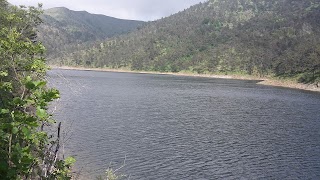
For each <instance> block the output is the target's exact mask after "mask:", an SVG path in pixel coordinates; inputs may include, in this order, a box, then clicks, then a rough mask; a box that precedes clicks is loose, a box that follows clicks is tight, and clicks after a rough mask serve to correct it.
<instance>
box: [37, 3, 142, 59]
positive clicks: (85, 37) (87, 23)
mask: <svg viewBox="0 0 320 180" xmlns="http://www.w3.org/2000/svg"><path fill="white" fill-rule="evenodd" d="M41 18H42V20H43V22H44V23H43V24H42V25H41V26H40V27H39V33H38V36H39V40H40V41H41V42H43V43H44V45H45V46H46V47H47V49H48V54H49V55H54V54H58V53H59V52H60V51H61V50H64V49H66V48H68V46H70V45H71V46H72V45H78V44H81V43H84V42H92V41H96V40H101V39H106V38H110V37H113V36H116V35H120V34H124V33H128V32H130V31H132V30H134V29H136V28H137V27H139V26H141V25H142V24H143V23H144V22H142V21H134V20H122V19H117V18H113V17H108V16H105V15H97V14H90V13H88V12H86V11H72V10H69V9H67V8H64V7H57V8H51V9H48V10H45V11H44V14H43V15H42V17H41Z"/></svg>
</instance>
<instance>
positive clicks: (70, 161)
mask: <svg viewBox="0 0 320 180" xmlns="http://www.w3.org/2000/svg"><path fill="white" fill-rule="evenodd" d="M64 162H65V164H66V165H67V166H72V165H73V164H74V163H75V162H76V159H75V158H73V157H67V158H66V159H65V160H64Z"/></svg>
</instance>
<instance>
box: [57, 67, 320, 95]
mask: <svg viewBox="0 0 320 180" xmlns="http://www.w3.org/2000/svg"><path fill="white" fill-rule="evenodd" d="M51 68H57V69H69V70H84V71H106V72H127V73H141V74H167V75H175V76H194V77H208V78H221V79H239V80H261V81H260V82H258V84H261V85H267V86H277V87H287V88H293V89H302V90H307V91H315V92H320V87H317V86H316V85H315V84H303V83H298V82H297V81H296V80H295V79H290V78H275V77H269V78H260V77H257V76H251V75H243V74H230V75H224V74H196V73H193V72H187V71H182V72H178V73H171V72H156V71H132V70H130V69H127V68H123V69H109V68H85V67H70V66H61V67H60V66H51Z"/></svg>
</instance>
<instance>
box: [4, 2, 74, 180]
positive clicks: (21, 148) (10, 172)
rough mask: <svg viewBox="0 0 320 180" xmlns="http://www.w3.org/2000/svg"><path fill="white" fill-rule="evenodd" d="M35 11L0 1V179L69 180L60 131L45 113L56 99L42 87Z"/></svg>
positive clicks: (37, 10)
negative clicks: (61, 156)
mask: <svg viewBox="0 0 320 180" xmlns="http://www.w3.org/2000/svg"><path fill="white" fill-rule="evenodd" d="M40 14H41V8H40V7H39V8H35V7H29V8H26V7H23V6H21V7H16V6H11V5H10V6H9V5H8V3H7V1H5V0H0V61H1V64H0V177H1V179H4V180H5V179H10V180H11V179H71V172H70V167H71V165H72V164H73V163H74V162H75V160H74V159H73V158H67V159H65V160H61V159H59V157H58V155H59V154H58V153H59V147H60V143H59V140H60V127H61V124H60V123H59V125H58V126H57V130H55V127H54V126H53V125H54V123H55V121H54V120H52V118H51V115H50V114H48V112H47V108H48V103H49V102H51V101H52V100H54V99H57V98H59V92H58V91H57V90H56V89H49V88H47V87H46V81H45V79H44V76H45V72H46V69H47V67H46V65H45V60H44V58H43V57H42V55H43V53H44V50H45V49H44V47H43V46H42V44H41V43H39V42H37V40H36V29H35V28H36V27H37V25H39V24H40V22H41V20H40V18H39V15H40Z"/></svg>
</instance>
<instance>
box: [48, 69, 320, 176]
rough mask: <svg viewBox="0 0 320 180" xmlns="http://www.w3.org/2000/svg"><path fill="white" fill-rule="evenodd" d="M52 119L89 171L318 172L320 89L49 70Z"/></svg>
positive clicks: (188, 173)
mask: <svg viewBox="0 0 320 180" xmlns="http://www.w3.org/2000/svg"><path fill="white" fill-rule="evenodd" d="M49 79H50V83H51V85H53V86H55V87H57V88H58V89H59V90H60V91H61V95H62V97H61V99H60V101H59V102H57V103H56V104H55V106H56V112H55V117H56V119H58V120H61V121H63V122H64V124H65V127H67V129H68V130H67V132H68V137H70V139H68V141H67V144H66V146H65V148H66V152H67V154H69V155H74V156H76V158H77V164H76V168H77V169H81V170H82V175H83V177H86V178H88V177H89V178H91V179H93V178H94V177H95V176H97V175H101V174H104V171H105V170H106V169H107V168H108V167H109V166H110V165H111V166H112V167H114V168H117V167H120V166H121V165H123V163H125V166H124V167H123V168H122V169H121V172H123V173H124V174H126V175H128V176H130V179H148V180H149V179H260V178H262V179H317V178H319V177H320V131H319V129H320V113H319V110H320V94H319V93H311V92H305V91H300V90H291V89H285V88H274V87H268V86H262V85H256V84H255V82H254V81H240V80H223V79H210V78H199V77H179V76H170V75H151V74H134V73H111V72H93V71H74V70H52V71H51V72H49Z"/></svg>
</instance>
